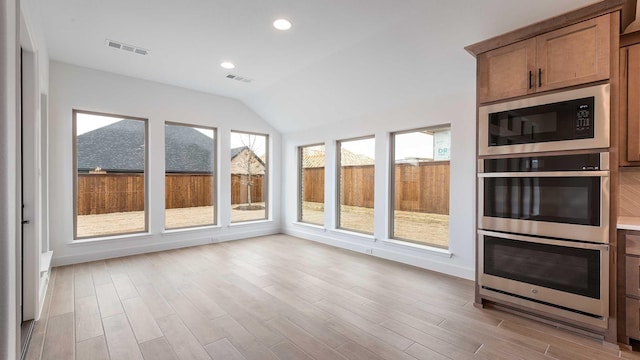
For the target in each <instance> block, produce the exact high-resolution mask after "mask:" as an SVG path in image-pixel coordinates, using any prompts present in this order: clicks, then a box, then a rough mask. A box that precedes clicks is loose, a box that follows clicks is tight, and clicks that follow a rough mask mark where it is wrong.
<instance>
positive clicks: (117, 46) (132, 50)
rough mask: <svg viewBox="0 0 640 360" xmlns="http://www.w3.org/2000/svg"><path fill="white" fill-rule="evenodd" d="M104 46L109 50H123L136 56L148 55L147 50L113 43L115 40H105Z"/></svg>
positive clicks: (117, 42)
mask: <svg viewBox="0 0 640 360" xmlns="http://www.w3.org/2000/svg"><path fill="white" fill-rule="evenodd" d="M106 45H107V46H108V47H111V48H114V49H120V50H124V51H126V52H130V53H134V54H138V55H148V54H149V50H147V49H143V48H141V47H137V46H133V45H128V44H125V43H121V42H119V41H115V40H109V39H107V41H106Z"/></svg>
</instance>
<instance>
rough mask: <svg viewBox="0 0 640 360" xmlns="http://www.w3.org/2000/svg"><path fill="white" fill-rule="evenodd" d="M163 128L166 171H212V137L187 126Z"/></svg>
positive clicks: (167, 126)
mask: <svg viewBox="0 0 640 360" xmlns="http://www.w3.org/2000/svg"><path fill="white" fill-rule="evenodd" d="M164 129H165V143H164V151H165V157H166V171H167V172H191V173H192V172H207V173H211V172H213V139H211V138H210V137H208V136H207V135H205V134H203V133H201V132H200V131H198V130H195V129H194V128H192V127H188V126H180V125H166V126H165V127H164Z"/></svg>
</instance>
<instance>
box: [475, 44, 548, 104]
mask: <svg viewBox="0 0 640 360" xmlns="http://www.w3.org/2000/svg"><path fill="white" fill-rule="evenodd" d="M535 52H536V40H535V39H529V40H525V41H520V42H517V43H515V44H511V45H507V46H504V47H501V48H499V49H496V50H492V51H488V52H486V53H484V54H480V55H478V76H479V79H478V84H479V89H478V91H479V92H480V93H479V96H480V102H488V101H494V100H500V99H508V98H512V97H516V96H522V95H526V94H529V93H532V92H533V91H534V84H533V82H534V79H533V72H534V69H535Z"/></svg>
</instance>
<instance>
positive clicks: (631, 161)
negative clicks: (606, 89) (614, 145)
mask: <svg viewBox="0 0 640 360" xmlns="http://www.w3.org/2000/svg"><path fill="white" fill-rule="evenodd" d="M620 165H635V166H638V165H640V44H635V45H631V46H628V47H624V48H622V49H621V50H620Z"/></svg>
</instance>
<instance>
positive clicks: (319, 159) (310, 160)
mask: <svg viewBox="0 0 640 360" xmlns="http://www.w3.org/2000/svg"><path fill="white" fill-rule="evenodd" d="M340 160H341V161H342V166H363V165H373V164H374V163H375V160H374V159H372V158H370V157H368V156H366V155H362V154H355V153H353V152H351V151H349V150H346V149H342V152H341V159H340ZM324 164H325V151H324V150H313V149H307V150H306V151H305V156H304V159H303V160H302V168H304V169H310V168H323V167H324Z"/></svg>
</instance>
